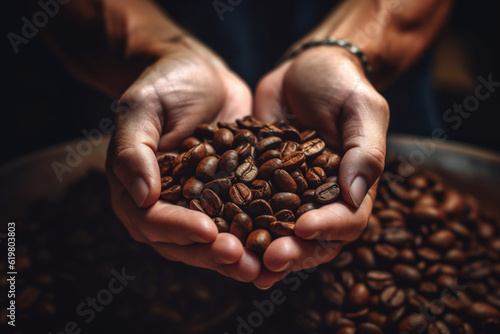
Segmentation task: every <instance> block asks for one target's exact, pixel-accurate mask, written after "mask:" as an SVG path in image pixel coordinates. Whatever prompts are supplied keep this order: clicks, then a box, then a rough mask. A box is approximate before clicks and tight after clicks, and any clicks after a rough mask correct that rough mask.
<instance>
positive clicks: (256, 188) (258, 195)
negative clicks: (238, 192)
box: [250, 180, 272, 200]
mask: <svg viewBox="0 0 500 334" xmlns="http://www.w3.org/2000/svg"><path fill="white" fill-rule="evenodd" d="M250 191H251V192H252V198H253V199H263V200H268V199H270V198H271V195H272V189H271V186H270V185H269V183H268V182H266V181H264V180H255V181H253V182H252V184H251V185H250Z"/></svg>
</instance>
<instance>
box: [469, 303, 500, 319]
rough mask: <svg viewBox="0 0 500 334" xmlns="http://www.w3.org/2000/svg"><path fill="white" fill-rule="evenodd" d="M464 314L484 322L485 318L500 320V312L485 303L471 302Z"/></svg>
mask: <svg viewBox="0 0 500 334" xmlns="http://www.w3.org/2000/svg"><path fill="white" fill-rule="evenodd" d="M466 313H467V315H468V316H470V317H472V318H474V319H480V320H484V319H487V318H497V319H498V318H500V311H499V310H497V309H496V308H494V307H493V306H491V305H490V304H488V303H485V302H480V301H478V302H473V303H471V304H470V305H469V306H468V307H467V309H466Z"/></svg>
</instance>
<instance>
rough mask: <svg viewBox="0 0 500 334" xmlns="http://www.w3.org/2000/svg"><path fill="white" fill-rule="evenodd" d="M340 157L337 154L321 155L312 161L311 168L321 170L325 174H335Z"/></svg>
mask: <svg viewBox="0 0 500 334" xmlns="http://www.w3.org/2000/svg"><path fill="white" fill-rule="evenodd" d="M340 161H341V158H340V155H338V154H322V155H320V156H318V157H317V158H316V159H314V161H313V163H312V165H313V167H320V168H322V169H323V170H324V171H325V172H326V173H327V174H333V173H336V172H337V170H338V168H339V165H340Z"/></svg>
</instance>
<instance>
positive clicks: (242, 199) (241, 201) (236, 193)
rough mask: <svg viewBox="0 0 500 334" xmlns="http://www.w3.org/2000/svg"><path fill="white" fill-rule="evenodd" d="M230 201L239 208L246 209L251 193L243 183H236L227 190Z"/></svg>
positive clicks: (250, 199)
mask: <svg viewBox="0 0 500 334" xmlns="http://www.w3.org/2000/svg"><path fill="white" fill-rule="evenodd" d="M229 197H230V198H231V201H232V202H233V203H234V204H236V205H238V206H239V207H246V206H247V205H248V204H249V203H250V202H251V201H252V192H251V191H250V189H249V188H248V187H247V186H246V185H245V184H243V183H236V184H235V185H234V186H232V187H231V189H229Z"/></svg>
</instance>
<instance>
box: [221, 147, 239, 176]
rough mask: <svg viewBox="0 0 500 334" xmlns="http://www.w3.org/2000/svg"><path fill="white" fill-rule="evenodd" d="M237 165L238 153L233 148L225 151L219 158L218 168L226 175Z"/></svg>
mask: <svg viewBox="0 0 500 334" xmlns="http://www.w3.org/2000/svg"><path fill="white" fill-rule="evenodd" d="M237 166H238V153H236V151H235V150H229V151H225V152H224V153H223V154H222V155H221V156H220V159H219V164H218V169H219V170H220V171H222V172H225V173H227V174H228V175H229V174H231V173H232V172H234V170H235V169H236V167H237Z"/></svg>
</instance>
